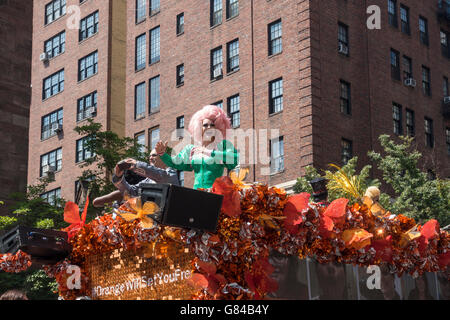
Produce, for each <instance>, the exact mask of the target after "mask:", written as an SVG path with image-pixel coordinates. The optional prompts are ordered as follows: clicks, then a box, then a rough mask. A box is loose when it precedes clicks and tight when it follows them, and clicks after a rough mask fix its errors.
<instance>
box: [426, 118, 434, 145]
mask: <svg viewBox="0 0 450 320" xmlns="http://www.w3.org/2000/svg"><path fill="white" fill-rule="evenodd" d="M425 145H426V146H427V147H430V148H433V147H434V133H433V120H431V119H429V118H425Z"/></svg>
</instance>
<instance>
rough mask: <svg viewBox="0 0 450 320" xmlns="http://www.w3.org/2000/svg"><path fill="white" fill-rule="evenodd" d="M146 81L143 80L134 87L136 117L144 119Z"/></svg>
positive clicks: (136, 118)
mask: <svg viewBox="0 0 450 320" xmlns="http://www.w3.org/2000/svg"><path fill="white" fill-rule="evenodd" d="M145 96H146V91H145V82H142V83H140V84H138V85H137V86H135V87H134V119H135V120H138V119H142V118H144V117H145V103H146V99H145Z"/></svg>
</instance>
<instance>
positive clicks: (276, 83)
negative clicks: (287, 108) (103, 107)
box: [269, 78, 283, 114]
mask: <svg viewBox="0 0 450 320" xmlns="http://www.w3.org/2000/svg"><path fill="white" fill-rule="evenodd" d="M281 111H283V78H279V79H276V80H273V81H270V82H269V114H273V113H277V112H281Z"/></svg>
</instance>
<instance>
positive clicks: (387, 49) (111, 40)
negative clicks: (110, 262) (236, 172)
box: [28, 0, 450, 199]
mask: <svg viewBox="0 0 450 320" xmlns="http://www.w3.org/2000/svg"><path fill="white" fill-rule="evenodd" d="M56 2H60V3H59V4H58V5H57V6H56V8H61V6H62V3H64V4H65V5H66V6H67V7H68V6H70V5H76V4H78V2H79V1H76V0H72V1H71V0H67V3H65V1H64V0H54V1H51V2H49V1H39V2H38V3H36V4H35V7H34V22H33V24H34V35H33V73H32V83H33V95H32V105H31V110H32V112H31V114H32V116H31V117H32V121H31V125H30V150H29V151H30V159H29V160H30V161H29V162H30V166H29V175H28V178H29V183H30V182H32V181H35V180H36V179H37V178H38V177H39V176H40V175H42V173H43V168H42V167H43V166H44V165H46V164H47V163H48V162H49V161H50V162H52V163H53V164H56V167H57V168H56V171H58V172H57V173H56V175H55V182H54V183H53V184H52V185H51V186H50V187H51V189H52V190H60V191H53V195H55V194H56V192H58V194H59V193H60V194H61V195H62V196H63V197H64V198H66V199H72V198H73V194H74V186H75V180H76V177H77V176H78V175H79V173H80V172H81V169H79V168H78V167H79V162H82V159H83V156H89V153H86V152H83V149H82V147H81V146H82V144H80V142H77V140H78V139H79V137H78V136H77V134H76V133H75V132H73V130H72V129H73V127H75V125H76V124H77V108H78V107H80V101H83V103H84V104H83V105H89V106H90V105H91V103H90V102H89V101H90V100H89V99H88V98H83V97H86V95H89V94H91V93H93V92H97V115H96V119H95V120H96V121H99V122H101V123H102V124H103V125H104V126H105V127H106V128H109V129H111V130H114V131H116V132H118V133H119V134H124V135H126V136H130V137H136V138H137V139H138V141H140V142H141V143H142V144H143V145H146V146H150V147H152V146H154V144H155V143H156V142H157V141H158V140H159V139H162V140H169V141H171V145H173V146H174V145H176V144H178V143H179V141H180V140H178V139H176V137H171V135H172V133H173V132H174V130H175V129H177V128H178V129H182V128H184V124H185V123H186V127H187V124H188V122H189V120H190V118H191V116H192V115H193V114H194V112H195V111H197V110H198V109H199V108H200V107H201V106H204V105H206V104H219V105H221V106H222V107H223V108H224V110H227V112H228V113H229V114H230V117H231V118H232V122H233V127H234V128H236V131H237V130H239V129H241V130H244V131H246V130H248V129H255V130H256V132H260V131H261V130H263V129H265V130H269V135H268V136H267V137H264V136H261V138H260V139H256V141H255V142H254V144H250V143H247V146H246V147H245V148H244V150H243V149H240V151H241V153H242V154H244V153H245V155H246V156H245V157H242V159H241V162H242V165H246V164H248V161H249V155H250V152H251V151H254V152H255V153H256V154H258V155H260V154H261V152H262V151H263V150H264V148H262V147H263V146H265V147H268V148H267V149H269V150H270V154H268V156H270V158H267V159H266V157H262V158H261V157H258V163H257V164H256V165H251V166H250V169H251V170H250V172H251V175H250V179H251V180H255V181H260V182H265V183H268V184H270V185H281V186H284V187H286V188H289V187H290V186H292V185H293V183H294V182H295V180H296V178H297V177H298V176H300V175H302V174H303V172H304V168H305V166H307V165H314V166H316V167H319V168H325V167H326V166H327V164H329V163H336V164H343V163H344V162H345V161H346V160H348V159H349V158H350V157H351V156H353V155H358V156H359V157H360V164H361V165H362V164H363V163H367V162H368V158H367V151H369V150H372V149H375V150H379V149H380V147H379V143H378V140H377V139H378V136H379V135H380V134H382V133H388V134H391V135H393V136H395V135H396V134H397V135H401V134H404V135H406V134H409V135H414V136H415V137H416V144H417V147H418V148H419V150H420V151H422V152H423V153H424V155H425V159H424V161H423V163H422V165H423V166H424V168H425V169H426V170H433V171H434V172H435V173H437V174H439V175H440V176H443V177H449V176H450V166H449V163H450V161H449V160H450V120H449V113H448V106H449V104H444V97H447V96H449V95H450V93H449V88H448V77H450V54H449V45H448V37H449V35H450V26H449V16H448V14H446V12H445V10H446V8H447V6H448V4H446V2H444V3H441V4H439V1H438V0H436V1H434V0H433V1H426V2H424V1H419V0H403V1H400V0H396V1H394V0H391V1H388V0H382V1H381V0H380V1H374V2H373V3H367V1H360V0H347V1H344V0H330V1H319V0H304V1H289V0H266V1H263V0H261V1H251V0H247V1H245V0H240V1H239V0H211V1H208V0H192V1H164V0H162V1H159V0H129V1H127V2H126V8H125V1H116V0H114V1H101V2H100V1H93V0H85V1H83V2H82V3H81V5H80V9H81V18H82V19H85V18H87V17H89V16H90V15H92V14H93V13H95V12H97V11H98V13H99V14H98V25H97V24H96V22H94V26H98V30H97V29H95V27H94V30H92V31H90V30H91V29H89V28H91V27H90V26H91V25H92V23H89V22H87V21H85V20H82V21H81V24H80V25H81V28H80V30H71V29H69V28H68V27H67V26H66V21H68V20H69V15H68V14H66V16H64V13H63V12H62V11H61V9H58V10H60V12H59V16H58V17H54V16H52V17H51V18H52V20H55V21H52V22H48V21H46V20H45V19H46V16H47V15H48V14H49V12H50V14H53V13H54V12H55V11H54V9H55V3H56ZM372 4H375V5H378V6H379V8H380V9H381V29H380V30H369V29H368V28H367V27H366V20H367V19H368V17H369V15H368V14H367V13H366V10H367V7H368V6H369V5H372ZM49 6H52V10H53V11H51V10H50V9H48V8H49ZM439 6H440V7H439ZM49 10H50V11H49ZM64 17H66V18H64ZM53 18H56V19H53ZM83 21H85V22H83ZM91 21H92V19H91ZM94 21H97V20H95V18H94ZM86 29H87V30H86ZM63 31H65V38H64V39H65V52H64V53H63V54H60V55H59V56H56V57H52V58H50V60H49V61H48V62H45V63H44V62H42V61H40V59H39V57H40V54H41V53H42V52H43V51H44V47H46V46H45V42H46V41H48V40H49V39H51V38H52V37H55V36H57V35H58V34H61V32H63ZM91 34H92V36H90V35H91ZM82 35H87V38H86V39H82V40H81V41H80V39H81V38H80V37H82ZM60 39H61V37H60ZM57 43H58V42H57ZM59 43H61V40H60V42H59ZM49 48H51V47H49ZM51 49H52V48H51ZM52 50H53V49H52ZM49 51H50V49H49ZM93 52H96V53H97V54H98V57H97V56H94V57H90V58H89V59H88V60H86V59H84V58H85V57H89V55H90V54H92V53H93ZM91 58H92V59H93V61H98V64H97V65H96V68H97V67H98V71H97V72H96V73H95V75H94V76H92V78H91V77H88V78H87V79H84V78H83V75H84V74H85V73H86V68H87V67H86V66H89V67H91V65H92V63H91ZM61 70H64V84H63V85H64V88H65V89H64V90H61V88H60V87H61V80H59V82H58V80H57V79H61V74H60V73H59V74H57V72H60V71H61ZM88 73H92V72H90V71H89V72H88ZM80 74H81V75H82V78H83V79H81V80H80ZM57 75H58V77H57ZM50 76H52V78H54V79H56V80H55V81H54V82H51V81H50V82H49V80H48V79H49V78H48V77H50ZM46 81H47V82H48V83H47V84H46ZM58 87H59V88H58ZM49 88H50V89H49ZM53 88H55V90H56V94H54V95H55V96H54V97H53V96H51V95H52V94H53V91H52V90H53ZM58 92H59V93H58ZM47 95H49V97H47ZM92 98H93V96H92ZM80 99H81V100H80ZM447 100H448V99H446V100H445V101H447ZM61 108H62V109H63V110H64V112H63V120H62V121H60V120H58V119H59V117H60V116H59V113H57V114H54V113H55V112H57V111H58V110H60V109H61ZM52 114H53V115H52ZM49 116H50V117H49ZM52 116H53V119H55V120H53V122H58V121H59V122H61V123H62V124H63V130H62V132H61V133H59V134H54V135H53V133H52V134H45V135H44V133H45V130H47V128H48V127H45V125H46V124H47V122H46V121H47V120H45V119H47V118H52ZM49 122H52V120H50V121H49ZM55 128H56V127H55ZM44 129H45V130H44ZM270 130H278V133H277V134H276V136H272V137H271V136H270ZM47 131H48V130H47ZM49 135H50V137H47V136H49ZM44 136H45V137H44ZM172 138H175V139H172ZM258 138H259V137H258ZM234 142H235V144H238V142H237V141H234ZM77 145H78V147H77ZM77 148H78V149H77ZM58 150H60V151H58ZM244 151H245V152H244ZM77 155H81V158H80V159H77ZM42 159H44V160H42ZM46 159H48V161H47V160H46ZM53 159H56V160H53ZM269 159H271V162H270V163H269V161H268V160H269ZM261 160H262V161H263V163H261ZM47 168H48V167H45V170H47ZM268 168H269V170H268ZM45 170H44V171H45ZM183 180H184V183H185V185H186V186H191V185H192V182H193V175H192V173H187V174H186V175H185V176H184V177H183ZM46 196H48V195H46Z"/></svg>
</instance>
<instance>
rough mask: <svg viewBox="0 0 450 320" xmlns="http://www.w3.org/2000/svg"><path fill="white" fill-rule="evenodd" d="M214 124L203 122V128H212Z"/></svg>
mask: <svg viewBox="0 0 450 320" xmlns="http://www.w3.org/2000/svg"><path fill="white" fill-rule="evenodd" d="M215 126H216V125H215V124H214V123H204V124H203V128H214V127H215Z"/></svg>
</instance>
